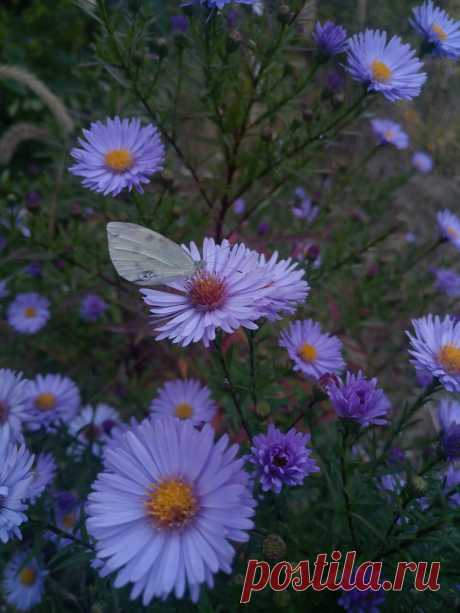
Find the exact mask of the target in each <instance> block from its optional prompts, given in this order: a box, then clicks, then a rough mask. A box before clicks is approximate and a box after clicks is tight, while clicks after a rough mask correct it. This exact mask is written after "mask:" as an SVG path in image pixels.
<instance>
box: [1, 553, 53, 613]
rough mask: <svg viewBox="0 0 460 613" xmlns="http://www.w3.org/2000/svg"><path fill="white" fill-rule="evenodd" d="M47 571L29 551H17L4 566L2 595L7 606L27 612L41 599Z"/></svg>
mask: <svg viewBox="0 0 460 613" xmlns="http://www.w3.org/2000/svg"><path fill="white" fill-rule="evenodd" d="M47 575H48V571H46V570H45V569H44V568H43V566H42V564H41V563H40V562H39V561H38V560H37V558H35V557H34V552H33V551H32V550H29V549H25V550H22V551H18V552H17V553H15V554H14V555H13V557H12V558H11V560H10V561H9V562H8V564H7V565H6V566H5V570H4V574H3V582H2V587H3V593H4V595H5V601H6V602H7V604H9V605H11V606H13V607H15V609H17V610H19V611H28V610H29V609H31V608H32V607H35V605H37V604H39V603H40V602H41V601H42V598H43V592H44V581H45V578H46V576H47Z"/></svg>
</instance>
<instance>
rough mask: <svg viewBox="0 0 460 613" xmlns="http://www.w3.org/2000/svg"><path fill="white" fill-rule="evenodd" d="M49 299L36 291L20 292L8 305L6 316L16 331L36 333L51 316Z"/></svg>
mask: <svg viewBox="0 0 460 613" xmlns="http://www.w3.org/2000/svg"><path fill="white" fill-rule="evenodd" d="M49 305H50V303H49V300H48V299H47V298H44V297H43V296H40V294H37V293H35V292H26V293H24V294H18V295H17V296H16V298H15V299H14V300H13V302H11V304H10V305H9V306H8V309H7V312H6V318H7V321H8V323H9V324H10V326H11V327H12V328H14V329H15V330H16V332H20V333H22V334H35V333H36V332H38V331H39V330H41V329H42V328H43V326H44V325H45V324H46V322H47V321H48V319H49V318H50V311H49Z"/></svg>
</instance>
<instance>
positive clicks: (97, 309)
mask: <svg viewBox="0 0 460 613" xmlns="http://www.w3.org/2000/svg"><path fill="white" fill-rule="evenodd" d="M107 308H108V305H107V303H106V302H105V301H104V300H103V299H102V298H101V297H100V296H98V295H97V294H87V295H86V296H85V297H84V298H83V299H82V301H81V304H80V315H81V318H82V319H84V320H86V321H97V320H98V319H99V318H100V317H101V316H102V315H103V314H104V313H105V311H106V310H107Z"/></svg>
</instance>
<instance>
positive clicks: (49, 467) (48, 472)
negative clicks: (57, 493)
mask: <svg viewBox="0 0 460 613" xmlns="http://www.w3.org/2000/svg"><path fill="white" fill-rule="evenodd" d="M56 471H57V466H56V461H55V459H54V457H53V455H52V454H51V453H43V452H42V453H39V454H38V456H37V458H36V460H35V464H34V466H33V467H32V474H33V481H32V483H31V484H30V487H29V492H28V497H29V501H30V503H31V504H35V502H36V501H37V499H38V498H39V497H40V496H41V495H42V494H43V492H44V491H45V489H46V488H47V487H48V485H49V484H50V483H51V482H52V481H53V480H54V477H55V476H56Z"/></svg>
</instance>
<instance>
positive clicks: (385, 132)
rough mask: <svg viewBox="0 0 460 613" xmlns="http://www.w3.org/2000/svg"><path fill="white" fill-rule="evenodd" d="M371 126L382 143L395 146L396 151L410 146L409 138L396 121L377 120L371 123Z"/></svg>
mask: <svg viewBox="0 0 460 613" xmlns="http://www.w3.org/2000/svg"><path fill="white" fill-rule="evenodd" d="M371 125H372V129H373V131H374V133H375V134H376V135H377V136H378V138H379V139H380V143H382V144H386V145H393V146H394V147H396V149H407V147H408V146H409V136H408V135H407V134H406V132H404V130H403V129H402V128H401V126H400V125H399V123H396V121H391V119H377V118H376V119H373V120H372V121H371Z"/></svg>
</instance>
